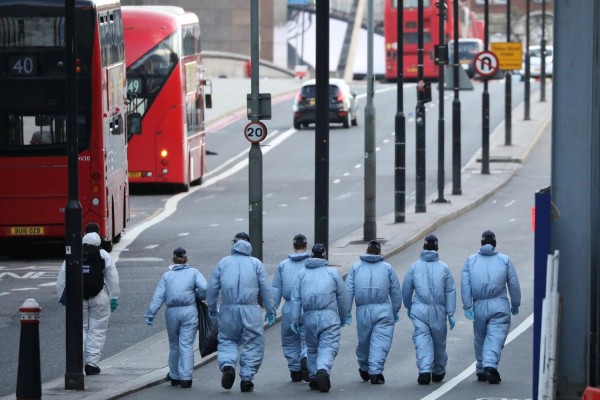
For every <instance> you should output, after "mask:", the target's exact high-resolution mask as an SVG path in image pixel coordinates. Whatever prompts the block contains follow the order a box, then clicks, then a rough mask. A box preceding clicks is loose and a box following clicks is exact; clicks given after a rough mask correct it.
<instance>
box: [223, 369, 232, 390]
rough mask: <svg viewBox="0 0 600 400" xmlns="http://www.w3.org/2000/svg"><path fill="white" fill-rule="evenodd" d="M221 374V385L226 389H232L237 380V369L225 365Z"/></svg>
mask: <svg viewBox="0 0 600 400" xmlns="http://www.w3.org/2000/svg"><path fill="white" fill-rule="evenodd" d="M222 372H223V374H222V375H221V386H223V388H224V389H231V387H232V386H233V382H234V381H235V369H233V367H224V368H223V370H222Z"/></svg>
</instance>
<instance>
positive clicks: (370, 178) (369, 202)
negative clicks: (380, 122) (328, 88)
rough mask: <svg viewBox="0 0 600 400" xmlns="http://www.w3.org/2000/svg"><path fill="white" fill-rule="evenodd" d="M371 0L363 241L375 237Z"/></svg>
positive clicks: (369, 11)
mask: <svg viewBox="0 0 600 400" xmlns="http://www.w3.org/2000/svg"><path fill="white" fill-rule="evenodd" d="M373 25H374V24H373V0H369V1H368V3H367V43H368V45H367V105H366V106H365V172H364V173H365V175H364V176H365V221H364V226H363V234H364V236H363V238H364V240H365V241H368V240H374V239H376V238H377V213H376V205H377V201H376V200H377V198H376V194H377V190H376V183H377V162H376V161H377V158H376V157H377V155H376V152H375V105H374V104H373V97H374V92H375V88H374V81H375V78H374V76H373V36H374V26H373Z"/></svg>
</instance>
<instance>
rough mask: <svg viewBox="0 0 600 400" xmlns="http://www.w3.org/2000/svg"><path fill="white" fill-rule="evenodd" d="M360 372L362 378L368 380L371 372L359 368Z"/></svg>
mask: <svg viewBox="0 0 600 400" xmlns="http://www.w3.org/2000/svg"><path fill="white" fill-rule="evenodd" d="M358 374H359V375H360V379H362V380H363V381H365V382H366V381H368V380H369V378H370V376H369V373H368V372H367V371H363V370H362V369H360V368H359V369H358Z"/></svg>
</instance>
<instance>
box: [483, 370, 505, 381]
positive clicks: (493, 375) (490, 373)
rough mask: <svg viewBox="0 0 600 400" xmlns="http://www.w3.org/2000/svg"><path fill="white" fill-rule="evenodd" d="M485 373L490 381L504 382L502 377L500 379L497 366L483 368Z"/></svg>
mask: <svg viewBox="0 0 600 400" xmlns="http://www.w3.org/2000/svg"><path fill="white" fill-rule="evenodd" d="M483 373H484V375H485V379H486V380H487V381H488V382H489V383H492V384H498V383H500V382H502V379H500V374H499V373H498V370H497V369H496V368H492V367H485V368H484V369H483Z"/></svg>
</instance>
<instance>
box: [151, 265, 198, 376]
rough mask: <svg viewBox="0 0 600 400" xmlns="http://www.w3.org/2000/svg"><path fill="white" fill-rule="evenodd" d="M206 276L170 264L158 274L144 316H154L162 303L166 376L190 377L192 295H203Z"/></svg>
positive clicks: (194, 326)
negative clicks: (166, 347)
mask: <svg viewBox="0 0 600 400" xmlns="http://www.w3.org/2000/svg"><path fill="white" fill-rule="evenodd" d="M206 286H207V284H206V279H205V278H204V276H203V275H202V274H201V273H200V271H198V270H197V269H196V268H190V267H189V266H188V265H187V264H174V265H171V266H169V271H167V272H165V273H164V274H163V276H162V278H160V281H159V282H158V285H157V286H156V290H155V291H154V296H152V301H151V302H150V306H149V307H148V310H146V312H145V313H144V317H149V318H154V317H155V316H156V313H158V310H159V309H160V307H161V306H162V305H163V304H165V305H166V306H167V310H166V311H165V318H166V321H167V335H168V337H169V376H170V377H171V379H176V380H182V381H190V380H192V372H193V370H194V339H195V337H196V333H197V332H198V308H197V307H196V298H198V299H200V300H204V299H205V298H206Z"/></svg>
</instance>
